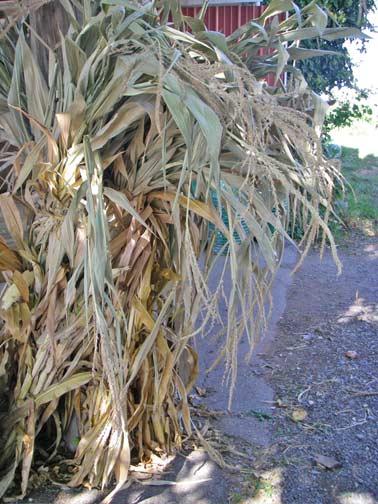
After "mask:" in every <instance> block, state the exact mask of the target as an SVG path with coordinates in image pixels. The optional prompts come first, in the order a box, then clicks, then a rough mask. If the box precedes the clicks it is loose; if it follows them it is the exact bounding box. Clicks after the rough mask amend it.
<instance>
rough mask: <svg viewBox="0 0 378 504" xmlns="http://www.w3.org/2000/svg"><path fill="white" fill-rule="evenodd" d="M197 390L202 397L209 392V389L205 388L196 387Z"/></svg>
mask: <svg viewBox="0 0 378 504" xmlns="http://www.w3.org/2000/svg"><path fill="white" fill-rule="evenodd" d="M195 390H196V392H197V394H198V395H199V396H200V397H205V395H206V394H207V390H206V389H205V388H202V387H195Z"/></svg>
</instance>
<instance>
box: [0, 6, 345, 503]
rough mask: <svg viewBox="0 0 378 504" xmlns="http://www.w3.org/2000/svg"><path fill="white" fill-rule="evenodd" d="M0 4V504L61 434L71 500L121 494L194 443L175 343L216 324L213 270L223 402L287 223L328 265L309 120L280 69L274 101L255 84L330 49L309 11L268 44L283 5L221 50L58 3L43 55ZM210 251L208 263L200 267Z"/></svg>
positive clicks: (326, 196) (207, 36) (194, 361)
mask: <svg viewBox="0 0 378 504" xmlns="http://www.w3.org/2000/svg"><path fill="white" fill-rule="evenodd" d="M3 3H4V10H5V7H9V5H13V11H12V16H13V17H12V18H11V21H12V25H11V26H8V28H9V29H4V34H3V35H4V36H3V37H2V38H1V41H0V52H1V58H0V76H1V80H0V113H1V116H0V140H1V145H2V152H1V160H2V173H3V181H4V183H3V192H2V194H1V195H0V208H1V211H2V214H3V217H4V221H5V224H6V227H7V230H8V232H9V235H10V237H9V238H7V239H5V238H1V239H0V249H1V256H0V269H1V272H2V276H3V287H2V294H1V306H0V308H1V311H0V316H1V319H2V324H1V331H0V418H1V420H0V436H1V445H2V450H1V453H0V471H1V480H0V497H1V496H3V495H4V494H5V493H6V492H7V491H9V489H10V490H12V492H15V491H16V490H15V482H16V484H17V485H20V488H21V495H22V496H24V495H25V493H26V492H27V489H28V482H29V478H30V474H31V469H32V466H33V461H34V463H35V466H36V467H38V466H40V465H41V464H42V465H46V464H48V463H49V462H51V461H53V460H54V457H55V456H56V454H57V453H58V452H60V451H62V449H63V447H64V437H65V432H66V431H67V430H68V429H70V428H71V427H72V423H73V422H77V428H78V438H79V439H78V444H77V447H76V451H75V453H74V454H73V455H72V463H73V464H75V465H76V470H75V471H74V475H73V477H72V479H71V481H70V483H69V484H70V485H72V486H78V485H81V484H84V483H85V484H87V485H90V486H96V487H102V488H104V487H106V486H107V485H108V484H109V483H111V482H114V481H115V482H116V484H117V486H116V490H117V489H119V488H120V487H121V486H122V485H123V484H124V483H125V482H126V480H127V478H128V471H129V467H130V464H131V463H132V461H136V462H138V461H147V460H149V459H150V458H151V456H152V454H159V453H160V454H161V453H167V452H174V450H175V449H176V448H177V447H179V446H180V444H181V442H182V440H183V437H184V436H189V435H190V434H191V431H192V423H191V418H190V411H189V406H188V392H189V391H190V389H191V387H192V385H193V383H194V381H195V379H196V376H197V374H198V355H197V353H196V352H195V350H194V349H193V348H192V346H191V341H192V339H193V338H194V337H195V336H196V335H197V334H198V335H199V334H202V333H204V332H206V328H207V327H209V326H211V324H212V323H213V322H214V321H217V320H218V319H219V314H218V310H217V306H218V302H219V300H220V298H221V297H222V296H224V292H223V278H224V275H225V272H226V270H227V268H230V270H231V278H232V288H231V290H230V292H229V293H228V308H229V309H228V321H227V324H226V327H225V329H224V336H225V337H224V340H223V343H222V344H220V347H219V358H218V360H219V361H224V362H225V366H226V367H225V368H226V375H227V378H228V379H229V383H230V387H231V390H232V389H233V387H234V385H235V379H236V369H237V347H238V343H239V341H240V338H241V337H242V335H243V334H244V335H245V336H246V337H247V338H248V339H249V341H250V344H251V348H252V347H253V344H254V342H255V341H256V338H257V337H258V335H259V334H260V332H261V329H262V327H263V326H264V323H265V319H266V317H265V307H266V304H267V299H268V297H269V289H270V286H271V284H272V281H273V278H274V275H275V273H276V272H277V270H278V268H279V265H280V260H281V258H282V253H283V245H284V242H285V240H290V238H289V236H288V233H287V229H288V225H289V221H291V222H292V221H293V220H295V219H296V218H297V217H298V216H299V217H300V219H301V222H302V225H303V226H304V238H303V242H302V244H301V247H302V249H303V251H304V252H306V251H307V250H308V247H309V246H310V244H311V243H312V241H313V240H314V238H316V236H317V235H318V233H319V232H321V233H322V236H323V238H324V239H328V240H329V243H330V244H331V247H332V249H333V251H334V252H335V245H334V242H333V238H332V235H331V233H330V231H329V229H328V226H327V220H328V217H329V215H330V212H331V211H332V209H331V198H332V188H333V183H334V182H333V181H334V177H335V176H338V174H337V171H336V169H335V168H334V166H332V165H331V164H329V163H328V162H326V161H325V159H324V157H323V155H322V150H321V144H320V141H319V136H318V134H317V132H316V130H315V126H314V125H315V122H316V120H317V118H318V116H319V113H318V112H315V114H314V113H313V110H314V109H313V107H312V106H313V105H316V106H318V105H319V103H320V102H318V101H317V100H315V99H314V97H313V96H312V95H311V93H310V92H309V91H308V90H307V89H306V87H305V86H304V84H303V80H301V78H300V76H299V75H298V73H297V72H296V71H295V68H292V70H293V72H294V73H293V75H294V78H293V79H292V82H293V87H292V89H291V91H290V92H286V91H285V90H284V89H282V88H281V89H277V90H275V91H274V92H273V91H272V92H271V91H269V90H268V89H266V87H265V86H264V85H263V84H262V83H261V82H260V81H258V80H257V79H256V78H255V76H254V75H253V72H254V68H255V69H257V70H256V72H255V73H257V74H258V76H259V75H262V74H263V73H264V72H265V73H266V70H267V69H268V70H269V71H272V69H273V71H274V72H276V75H277V80H279V78H280V74H281V73H282V71H283V70H284V69H285V70H287V71H289V70H290V68H289V62H290V61H289V60H290V59H293V58H294V57H303V55H301V54H299V53H300V49H298V48H297V47H295V48H294V47H293V48H290V47H288V46H287V41H291V40H294V39H295V40H297V39H299V38H300V37H301V38H303V37H305V34H306V36H307V35H308V36H319V35H321V33H322V32H324V33H326V28H325V25H324V18H323V17H322V16H323V15H324V13H323V12H322V11H320V9H319V8H318V7H317V6H316V5H315V4H313V3H312V4H311V8H308V9H307V10H306V11H305V12H304V13H303V14H302V16H301V15H300V14H299V11H297V12H296V13H295V14H294V15H293V16H291V17H289V18H288V19H287V20H286V21H285V22H284V24H283V25H279V24H278V23H276V21H275V19H276V18H275V17H272V16H275V15H276V14H277V12H278V11H281V10H286V9H289V8H291V7H292V3H291V2H273V3H272V4H274V5H273V7H272V8H270V9H268V10H267V11H266V13H265V15H264V16H263V17H262V18H260V19H259V20H257V21H256V22H255V23H251V24H248V25H247V26H245V27H243V28H242V29H241V30H240V31H239V32H238V33H236V34H235V36H232V37H230V38H228V39H226V38H225V37H224V36H222V35H221V34H215V33H213V32H206V31H205V29H204V26H203V21H202V20H201V16H200V17H199V18H197V19H188V18H186V19H185V18H183V17H182V16H181V15H180V16H178V14H177V11H175V15H176V17H177V16H178V17H179V19H175V22H176V28H175V27H173V26H172V25H171V24H169V23H168V22H166V21H165V20H166V19H167V16H166V14H167V12H166V11H165V7H164V8H163V9H160V10H156V6H151V5H150V4H147V5H145V6H142V7H141V6H137V5H133V4H131V3H130V4H129V3H128V2H127V1H122V2H119V1H117V0H106V1H104V2H102V3H101V4H100V3H98V2H91V1H85V2H84V3H83V4H80V3H79V2H73V3H72V4H71V2H70V1H69V0H64V1H63V0H62V2H61V3H62V6H63V7H64V9H65V10H66V12H67V15H68V18H69V20H70V26H69V29H68V31H67V33H66V34H65V35H64V36H63V35H61V37H60V40H59V41H58V43H57V44H56V46H54V47H50V46H48V44H47V43H46V42H45V41H44V39H43V33H38V32H37V31H36V29H35V28H33V23H31V22H30V18H29V17H28V16H27V15H24V13H23V11H22V10H21V11H20V13H19V14H20V16H21V15H22V17H21V18H20V16H19V17H17V16H16V14H17V9H16V7H15V6H14V4H13V3H12V2H3ZM288 3H289V4H290V5H289V6H288V5H287V4H288ZM279 5H281V7H279ZM202 14H203V13H202ZM272 19H273V21H272V22H271V23H269V20H272ZM319 20H320V21H319ZM183 23H187V24H188V23H189V25H190V26H191V29H192V33H191V34H189V33H187V32H186V31H185V25H183ZM319 23H320V24H319ZM322 23H323V24H322ZM180 27H181V28H183V29H180ZM290 33H291V34H292V36H290ZM268 42H269V44H270V46H269V47H271V48H272V51H271V52H270V53H269V54H268V55H266V56H264V57H263V56H261V57H260V60H259V59H258V58H259V56H257V54H258V48H259V44H260V45H264V44H268ZM33 44H34V45H33ZM38 44H40V46H41V47H43V48H44V49H43V50H46V52H47V55H48V58H47V61H48V65H47V71H44V69H43V68H42V67H41V66H40V64H39V62H38V58H37V57H36V53H35V51H34V52H33V51H32V50H31V47H36V46H38ZM254 55H255V56H254ZM245 56H246V57H247V66H246V65H245V64H244V63H243V61H242V59H243V58H244V57H245ZM264 61H265V63H266V65H267V67H266V68H265V70H264V71H263V70H262V65H263V63H264ZM251 72H252V73H251ZM294 84H295V85H294ZM304 107H307V108H308V110H304ZM310 109H311V110H310ZM214 195H215V198H216V201H217V202H218V205H214V204H213V201H214ZM323 210H324V211H323ZM222 212H226V213H227V216H228V225H225V224H224V222H223V221H222V218H221V215H222ZM210 224H211V225H212V227H211V228H210ZM209 228H210V231H209ZM211 229H213V231H211ZM217 231H221V232H222V233H223V234H224V235H225V236H226V237H227V238H228V245H227V247H225V249H224V251H223V252H224V253H225V254H226V255H225V257H224V258H223V257H222V256H221V252H222V251H221V252H220V253H218V254H213V248H214V242H215V239H216V236H217ZM236 232H237V234H236ZM236 236H237V237H238V238H240V239H241V244H239V243H238V241H240V240H237V239H236ZM335 257H336V253H335ZM219 260H222V261H223V260H224V268H223V273H222V277H221V278H219V287H218V289H217V290H216V292H210V291H209V288H208V284H207V279H208V277H209V275H210V274H211V271H212V269H213V268H214V265H215V264H216V263H217V261H219ZM336 260H337V259H336ZM37 462H38V463H37Z"/></svg>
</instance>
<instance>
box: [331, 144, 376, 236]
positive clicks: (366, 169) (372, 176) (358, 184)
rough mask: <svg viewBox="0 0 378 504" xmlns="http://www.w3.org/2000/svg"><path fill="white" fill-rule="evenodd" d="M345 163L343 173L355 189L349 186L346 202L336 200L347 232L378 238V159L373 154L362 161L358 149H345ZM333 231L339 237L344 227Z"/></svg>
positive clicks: (343, 162) (343, 160) (343, 157)
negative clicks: (359, 232)
mask: <svg viewBox="0 0 378 504" xmlns="http://www.w3.org/2000/svg"><path fill="white" fill-rule="evenodd" d="M377 141H378V139H377ZM341 161H342V173H343V175H344V176H345V178H346V179H347V181H348V183H349V184H350V186H351V187H347V193H346V200H345V202H342V201H341V200H337V201H336V207H337V211H338V214H339V215H340V217H341V218H342V220H343V221H344V222H345V224H346V229H348V228H349V229H358V230H360V231H362V232H363V233H364V234H366V235H369V236H375V235H377V234H378V157H376V156H374V155H372V154H369V155H367V156H365V157H364V158H361V157H360V155H359V150H358V149H355V148H350V147H343V154H342V159H341ZM337 228H339V229H337ZM333 231H334V232H335V233H336V237H337V238H339V236H338V235H339V234H340V233H342V228H341V226H336V225H335V226H334V229H333Z"/></svg>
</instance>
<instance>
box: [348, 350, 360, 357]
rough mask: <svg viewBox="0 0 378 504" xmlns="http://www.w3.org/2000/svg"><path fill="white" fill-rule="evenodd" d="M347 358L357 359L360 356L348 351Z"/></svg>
mask: <svg viewBox="0 0 378 504" xmlns="http://www.w3.org/2000/svg"><path fill="white" fill-rule="evenodd" d="M345 357H347V358H348V359H357V357H358V354H357V352H355V351H354V350H348V351H347V352H345Z"/></svg>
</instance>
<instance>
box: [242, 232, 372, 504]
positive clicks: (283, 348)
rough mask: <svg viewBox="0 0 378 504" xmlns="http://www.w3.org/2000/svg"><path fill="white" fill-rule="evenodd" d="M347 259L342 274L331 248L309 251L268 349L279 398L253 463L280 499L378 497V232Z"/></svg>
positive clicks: (348, 503)
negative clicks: (320, 255)
mask: <svg viewBox="0 0 378 504" xmlns="http://www.w3.org/2000/svg"><path fill="white" fill-rule="evenodd" d="M340 257H341V259H342V262H343V274H342V275H341V276H340V277H337V276H336V271H335V267H334V265H333V262H332V258H331V257H330V254H326V256H325V258H324V260H323V261H322V262H321V263H320V262H319V258H318V255H317V254H316V253H315V252H312V253H311V254H310V256H309V257H308V258H307V259H306V262H305V263H304V266H303V268H302V269H301V270H300V271H299V272H298V274H297V275H296V276H295V279H294V283H293V285H292V286H291V288H290V290H289V293H288V296H287V306H286V310H285V313H284V316H283V317H282V319H281V321H280V322H279V324H278V337H277V338H276V339H275V341H274V343H273V344H272V345H271V347H270V350H269V351H268V353H267V354H266V355H265V356H264V360H265V365H269V366H271V367H270V368H269V369H270V371H269V373H268V374H266V379H267V382H268V384H269V385H270V386H271V387H272V388H273V390H274V392H275V398H274V400H275V403H274V404H273V406H272V409H271V415H272V417H271V419H270V420H267V422H269V424H270V432H271V442H270V445H269V447H268V448H267V449H264V450H260V452H259V454H258V457H257V459H256V461H255V463H254V468H255V469H256V470H257V471H258V473H259V474H265V478H264V477H263V478H262V483H261V482H260V486H261V487H263V490H264V488H265V494H266V493H267V491H268V490H269V491H268V493H270V494H271V499H272V500H271V502H280V503H282V504H294V503H302V504H336V503H337V504H359V503H361V504H373V503H378V364H377V361H378V242H377V239H366V238H362V237H354V238H353V239H351V240H350V242H349V244H347V246H345V247H343V248H342V250H341V251H340ZM293 415H294V417H297V420H300V421H297V422H295V421H293ZM304 416H305V417H306V418H303V417H304ZM302 418H303V419H302ZM301 419H302V420H301ZM319 456H326V457H329V458H330V460H327V459H324V460H323V459H321V458H320V457H319ZM323 464H324V465H323ZM277 473H278V476H277ZM264 485H265V487H264ZM243 493H244V496H243ZM246 493H247V492H246V491H245V482H244V491H243V486H242V489H241V492H240V494H239V495H240V498H242V497H247V495H246ZM258 493H260V496H261V494H262V493H264V491H263V492H261V491H260V492H258ZM278 494H279V495H278ZM257 497H258V496H256V497H255V499H252V500H251V499H247V500H240V502H257V500H256V498H257ZM278 497H279V499H278ZM267 502H269V501H267Z"/></svg>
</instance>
